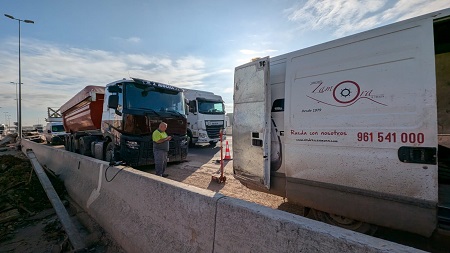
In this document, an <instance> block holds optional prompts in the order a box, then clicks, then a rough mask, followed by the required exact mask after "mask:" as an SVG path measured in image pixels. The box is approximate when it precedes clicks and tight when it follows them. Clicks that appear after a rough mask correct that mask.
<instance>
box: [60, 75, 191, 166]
mask: <svg viewBox="0 0 450 253" xmlns="http://www.w3.org/2000/svg"><path fill="white" fill-rule="evenodd" d="M185 107H186V105H185V100H184V95H183V91H182V90H181V89H179V88H177V87H174V86H171V85H167V84H162V83H158V82H153V81H147V80H143V79H138V78H132V79H123V80H118V81H115V82H112V83H109V84H107V85H106V87H103V86H92V85H91V86H86V87H85V88H84V89H82V90H81V91H80V92H78V94H76V95H75V96H74V97H72V98H71V99H70V100H69V101H67V102H66V103H65V104H64V105H62V106H61V108H60V111H61V113H62V118H63V124H64V129H65V131H66V132H67V135H66V138H65V141H64V146H65V148H66V150H68V151H72V152H76V153H80V154H82V155H87V156H92V157H95V158H97V159H102V160H105V161H109V162H115V161H116V162H117V161H123V162H125V163H126V164H128V165H131V166H141V165H149V164H154V158H153V141H152V133H153V131H155V130H156V129H157V128H158V126H159V124H160V123H161V122H165V123H167V124H168V128H167V130H166V132H167V134H168V135H170V136H172V139H171V141H170V143H169V154H168V157H169V161H170V162H176V161H183V160H185V159H186V156H187V150H188V143H187V135H186V126H187V123H186V114H185Z"/></svg>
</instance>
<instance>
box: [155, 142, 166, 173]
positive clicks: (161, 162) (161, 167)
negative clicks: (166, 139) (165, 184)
mask: <svg viewBox="0 0 450 253" xmlns="http://www.w3.org/2000/svg"><path fill="white" fill-rule="evenodd" d="M153 156H154V157H155V169H156V173H155V174H156V175H158V176H162V174H163V173H164V171H165V170H166V167H167V151H164V150H161V149H153Z"/></svg>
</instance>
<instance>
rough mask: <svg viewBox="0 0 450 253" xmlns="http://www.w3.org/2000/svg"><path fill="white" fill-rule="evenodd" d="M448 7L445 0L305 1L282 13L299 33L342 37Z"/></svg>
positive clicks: (449, 4)
mask: <svg viewBox="0 0 450 253" xmlns="http://www.w3.org/2000/svg"><path fill="white" fill-rule="evenodd" d="M448 7H450V1H448V0H396V1H388V0H308V1H307V2H306V3H305V4H303V5H296V6H294V7H292V8H289V9H287V10H285V12H286V14H287V17H288V19H289V20H290V21H293V22H297V23H298V24H299V27H300V29H303V30H307V29H313V30H322V29H324V30H333V31H334V32H333V34H334V35H335V36H343V35H347V34H350V33H355V32H359V31H363V30H367V29H370V28H373V27H376V26H379V25H382V24H386V23H390V22H395V21H398V20H403V19H407V18H410V17H414V16H418V15H422V14H425V13H429V12H433V11H436V10H440V9H444V8H448Z"/></svg>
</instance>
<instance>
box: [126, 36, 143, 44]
mask: <svg viewBox="0 0 450 253" xmlns="http://www.w3.org/2000/svg"><path fill="white" fill-rule="evenodd" d="M127 41H128V42H132V43H139V42H141V38H138V37H131V38H128V39H127Z"/></svg>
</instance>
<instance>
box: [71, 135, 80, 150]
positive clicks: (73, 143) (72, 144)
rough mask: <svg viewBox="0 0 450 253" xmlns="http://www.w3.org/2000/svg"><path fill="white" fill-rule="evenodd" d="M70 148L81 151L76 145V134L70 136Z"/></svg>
mask: <svg viewBox="0 0 450 253" xmlns="http://www.w3.org/2000/svg"><path fill="white" fill-rule="evenodd" d="M70 149H71V151H72V152H74V153H80V151H79V150H78V149H77V147H76V145H75V137H74V136H71V137H70Z"/></svg>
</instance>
